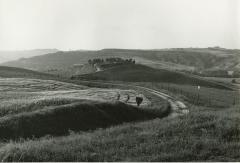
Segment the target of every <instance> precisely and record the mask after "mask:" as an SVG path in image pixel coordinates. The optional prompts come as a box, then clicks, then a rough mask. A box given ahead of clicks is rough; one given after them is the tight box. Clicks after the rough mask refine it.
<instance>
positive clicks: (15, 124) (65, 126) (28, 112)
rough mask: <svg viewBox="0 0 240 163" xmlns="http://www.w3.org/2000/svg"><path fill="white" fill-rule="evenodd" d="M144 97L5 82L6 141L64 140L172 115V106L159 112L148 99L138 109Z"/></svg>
mask: <svg viewBox="0 0 240 163" xmlns="http://www.w3.org/2000/svg"><path fill="white" fill-rule="evenodd" d="M138 94H139V93H138V92H137V91H135V90H131V89H117V88H108V89H107V88H90V87H87V86H82V85H76V84H71V83H64V82H60V81H53V80H41V79H24V78H0V99H1V101H0V133H1V134H0V139H1V140H5V139H7V140H8V139H16V138H20V137H23V138H27V137H28V138H29V137H32V136H35V137H41V136H44V135H47V134H51V135H64V134H68V130H74V131H79V130H91V129H96V128H99V127H106V126H111V125H116V124H119V123H122V122H128V121H138V120H145V119H153V118H156V117H163V116H166V115H167V114H169V113H170V108H169V107H168V103H167V102H165V101H164V102H163V100H159V101H162V103H161V104H162V105H159V106H158V107H157V108H156V107H155V108H153V106H152V104H151V103H152V101H150V100H151V99H150V100H149V99H148V98H146V97H145V96H143V102H142V104H141V107H140V108H137V107H135V106H136V102H135V98H136V96H137V95H138ZM118 95H120V98H119V99H118ZM127 96H129V100H128V101H127V102H126V99H127ZM125 103H126V104H125ZM118 116H119V117H118Z"/></svg>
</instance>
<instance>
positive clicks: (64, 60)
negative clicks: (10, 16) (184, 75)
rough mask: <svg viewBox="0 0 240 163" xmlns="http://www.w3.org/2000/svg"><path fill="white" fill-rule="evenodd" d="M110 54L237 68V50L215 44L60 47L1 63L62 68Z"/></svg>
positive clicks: (183, 66) (163, 65)
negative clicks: (94, 48) (155, 47)
mask: <svg viewBox="0 0 240 163" xmlns="http://www.w3.org/2000/svg"><path fill="white" fill-rule="evenodd" d="M109 57H121V58H123V59H127V58H133V59H135V60H136V63H140V64H144V65H147V66H150V67H153V68H159V69H169V70H179V71H186V72H191V73H193V72H194V73H197V74H211V73H209V72H214V73H215V71H218V70H221V71H222V70H223V71H236V72H237V71H239V69H240V50H232V49H223V48H218V47H215V48H178V49H160V50H131V49H103V50H98V51H68V52H62V51H59V52H56V53H52V54H46V55H41V56H35V57H31V58H27V59H19V60H17V61H12V62H7V63H4V64H3V65H5V66H14V67H21V68H27V69H32V70H38V71H42V72H48V71H49V70H51V69H57V70H65V69H69V68H71V67H72V66H73V65H76V64H86V63H87V62H88V60H89V59H93V58H109ZM56 72H57V71H56ZM74 72H75V71H74ZM214 73H212V74H214Z"/></svg>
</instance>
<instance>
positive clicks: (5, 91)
mask: <svg viewBox="0 0 240 163" xmlns="http://www.w3.org/2000/svg"><path fill="white" fill-rule="evenodd" d="M118 94H119V95H120V99H119V100H120V101H123V102H124V101H125V100H126V98H127V95H129V96H130V99H129V101H128V102H127V103H128V104H131V105H136V103H135V97H136V96H137V95H138V92H137V91H134V90H129V89H128V90H122V89H106V88H105V89H104V88H89V87H87V86H82V85H76V84H71V83H64V82H57V81H53V80H40V79H23V78H0V99H1V101H0V116H5V115H9V114H16V113H20V112H23V111H24V112H26V111H34V110H38V109H43V108H44V107H45V106H57V105H64V104H70V103H73V102H77V101H79V100H82V99H87V100H98V101H105V102H106V101H116V100H117V96H118ZM148 105H151V102H150V101H149V100H148V99H147V98H145V97H144V100H143V103H142V106H148Z"/></svg>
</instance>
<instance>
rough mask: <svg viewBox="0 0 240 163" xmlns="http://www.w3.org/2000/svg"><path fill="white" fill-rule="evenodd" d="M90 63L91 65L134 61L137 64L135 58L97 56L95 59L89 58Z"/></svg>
mask: <svg viewBox="0 0 240 163" xmlns="http://www.w3.org/2000/svg"><path fill="white" fill-rule="evenodd" d="M88 63H89V64H90V65H94V64H103V63H111V64H112V63H116V64H118V63H132V64H135V60H134V59H132V58H130V59H122V58H117V57H116V58H113V57H112V58H105V59H103V58H95V59H89V60H88Z"/></svg>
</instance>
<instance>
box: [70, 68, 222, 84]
mask: <svg viewBox="0 0 240 163" xmlns="http://www.w3.org/2000/svg"><path fill="white" fill-rule="evenodd" d="M72 79H87V80H107V81H128V82H164V83H176V84H188V85H195V86H197V85H201V86H206V87H216V88H225V87H224V86H221V85H218V84H215V83H213V82H209V81H207V80H201V79H200V78H195V77H192V76H189V75H185V74H182V73H178V72H174V71H169V70H164V69H153V68H151V67H147V66H144V65H138V64H136V65H133V64H132V65H123V66H118V67H114V68H111V69H107V70H105V71H99V72H96V73H92V74H85V75H78V76H73V77H72Z"/></svg>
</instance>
